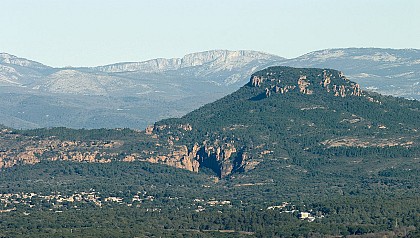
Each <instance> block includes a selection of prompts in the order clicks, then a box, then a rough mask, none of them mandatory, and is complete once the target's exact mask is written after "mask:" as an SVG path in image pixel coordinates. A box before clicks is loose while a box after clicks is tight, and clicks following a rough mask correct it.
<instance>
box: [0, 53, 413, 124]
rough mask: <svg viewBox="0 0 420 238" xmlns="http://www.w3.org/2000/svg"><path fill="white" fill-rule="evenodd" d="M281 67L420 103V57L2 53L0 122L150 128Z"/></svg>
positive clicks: (384, 55)
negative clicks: (310, 70)
mask: <svg viewBox="0 0 420 238" xmlns="http://www.w3.org/2000/svg"><path fill="white" fill-rule="evenodd" d="M274 65H289V66H295V67H318V68H334V69H339V70H341V71H344V72H345V73H346V75H348V77H349V78H350V79H351V80H353V81H356V82H358V83H359V84H360V85H361V86H362V88H364V89H368V90H373V91H377V92H380V93H383V94H389V95H394V96H400V97H406V98H410V99H420V85H419V83H420V50H414V49H407V50H395V49H374V48H362V49H356V48H350V49H331V50H322V51H316V52H312V53H309V54H306V55H303V56H300V57H297V58H294V59H285V58H282V57H279V56H276V55H272V54H266V53H261V52H256V51H227V50H213V51H206V52H200V53H193V54H189V55H186V56H184V57H183V58H175V59H154V60H149V61H145V62H127V63H117V64H112V65H105V66H98V67H80V68H72V67H67V68H53V67H49V66H46V65H43V64H41V63H38V62H35V61H31V60H27V59H24V58H19V57H16V56H13V55H10V54H7V53H1V54H0V110H1V111H2V113H1V114H0V122H1V123H2V124H5V125H7V126H11V127H14V128H36V127H55V126H65V127H72V128H115V127H129V128H139V129H143V128H145V127H146V126H147V125H148V124H152V123H154V122H155V121H157V120H160V119H163V118H168V117H177V116H181V115H184V114H186V113H188V112H190V111H192V110H193V109H196V108H198V107H200V106H202V105H204V104H206V103H209V102H212V101H215V100H216V99H218V98H221V97H223V96H225V95H227V94H229V93H231V92H234V91H235V90H237V89H238V88H239V87H241V86H242V85H243V84H245V83H246V82H247V81H248V80H249V75H251V74H252V73H253V72H256V71H258V70H261V69H263V68H266V67H268V66H274Z"/></svg>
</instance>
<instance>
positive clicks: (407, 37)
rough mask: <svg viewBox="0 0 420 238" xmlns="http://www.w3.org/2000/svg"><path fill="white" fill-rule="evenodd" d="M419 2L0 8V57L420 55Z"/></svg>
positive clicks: (82, 60)
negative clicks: (335, 51) (342, 51)
mask: <svg viewBox="0 0 420 238" xmlns="http://www.w3.org/2000/svg"><path fill="white" fill-rule="evenodd" d="M419 10H420V1H418V0H36V1H34V0H0V52H6V53H10V54H13V55H16V56H19V57H24V58H28V59H31V60H35V61H38V62H41V63H43V64H46V65H49V66H55V67H64V66H97V65H105V64H111V63H116V62H133V61H144V60H148V59H154V58H179V57H182V56H184V55H185V54H188V53H193V52H200V51H206V50H213V49H228V50H241V49H244V50H257V51H263V52H266V53H271V54H276V55H279V56H282V57H286V58H294V57H297V56H300V55H302V54H305V53H308V52H311V51H315V50H321V49H330V48H347V47H378V48H416V49H419V48H420V30H419V26H420V17H419V16H418V11H419Z"/></svg>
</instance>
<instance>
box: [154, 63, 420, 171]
mask: <svg viewBox="0 0 420 238" xmlns="http://www.w3.org/2000/svg"><path fill="white" fill-rule="evenodd" d="M419 108H420V102H418V101H410V100H406V99H401V98H394V97H390V96H382V95H379V94H376V93H371V92H366V91H363V90H362V89H361V88H360V86H359V85H358V84H356V83H354V82H351V81H349V80H348V79H347V78H346V77H345V76H344V75H343V74H342V73H341V72H339V71H336V70H330V69H303V68H290V67H271V68H268V69H265V70H262V71H259V72H257V73H255V74H254V75H252V76H251V78H250V82H249V83H248V84H247V85H245V86H243V87H242V88H240V89H239V90H238V91H236V92H234V93H232V94H231V95H228V96H226V97H224V98H222V99H220V100H218V101H216V102H214V103H210V104H207V105H205V106H203V107H202V108H200V109H198V110H195V111H193V112H191V113H189V114H187V115H186V116H184V117H182V118H180V119H168V120H163V121H160V122H158V123H156V124H155V126H154V129H153V132H154V133H157V135H159V137H160V138H167V139H168V140H169V142H170V144H175V145H185V146H187V147H188V148H189V151H190V152H191V153H192V154H193V158H194V159H195V160H197V161H199V162H200V166H204V167H210V168H212V169H213V170H214V171H215V172H216V173H218V174H219V176H221V177H224V176H227V175H229V174H231V173H232V172H234V171H244V170H245V171H246V170H249V169H252V168H254V167H255V166H256V165H257V164H259V163H264V161H267V160H268V159H278V158H285V159H287V158H289V159H293V160H302V161H312V160H314V159H320V158H325V157H326V156H332V155H343V156H351V157H360V158H365V157H366V156H369V157H370V156H377V157H380V156H397V157H398V156H401V155H404V156H408V155H409V156H414V157H415V156H416V155H417V156H418V154H419V143H420V138H419V137H420V133H419V129H420V112H419Z"/></svg>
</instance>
